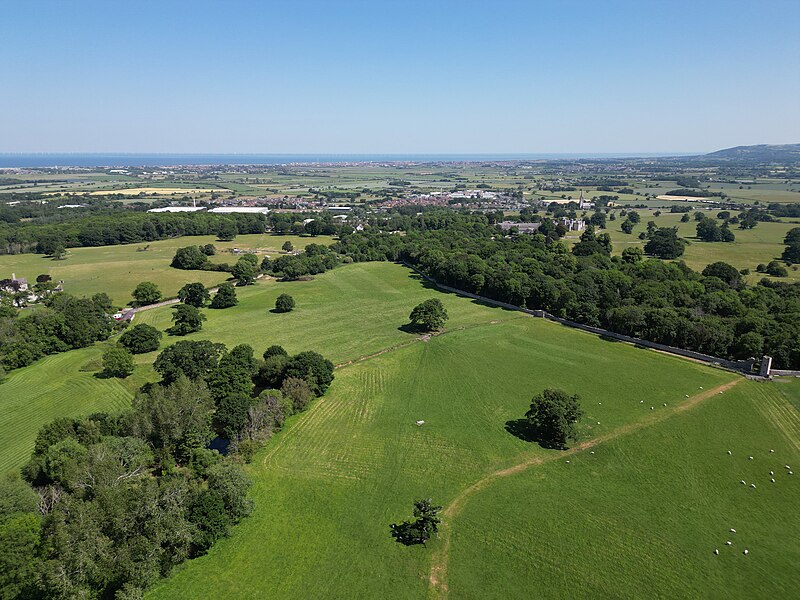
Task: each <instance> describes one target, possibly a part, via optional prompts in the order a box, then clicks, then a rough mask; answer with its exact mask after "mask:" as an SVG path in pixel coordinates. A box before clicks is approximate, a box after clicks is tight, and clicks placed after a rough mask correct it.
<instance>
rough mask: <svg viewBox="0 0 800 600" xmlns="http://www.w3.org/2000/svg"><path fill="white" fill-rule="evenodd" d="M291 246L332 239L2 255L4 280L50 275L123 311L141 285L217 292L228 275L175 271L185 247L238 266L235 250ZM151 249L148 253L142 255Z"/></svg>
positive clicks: (254, 238) (171, 292)
mask: <svg viewBox="0 0 800 600" xmlns="http://www.w3.org/2000/svg"><path fill="white" fill-rule="evenodd" d="M287 240H289V241H291V242H292V244H294V246H295V248H296V249H302V248H304V247H305V246H306V244H310V243H318V244H330V243H331V242H332V241H333V240H332V238H330V237H328V236H319V237H316V238H312V237H297V236H290V235H286V236H273V235H268V234H264V235H255V234H254V235H240V236H237V238H236V239H235V240H234V241H233V242H218V241H217V240H216V238H215V237H214V236H212V235H207V236H194V237H182V238H175V239H170V240H161V241H158V242H150V243H149V244H147V243H142V244H127V245H120V246H100V247H97V248H71V249H70V250H69V252H68V254H67V258H66V260H53V259H51V258H46V257H44V256H42V255H41V254H15V255H0V279H3V278H6V277H11V274H12V273H16V274H17V277H26V278H27V279H28V281H29V282H31V283H33V282H35V281H36V276H37V275H40V274H42V273H47V274H48V275H50V276H52V277H53V279H54V280H56V281H58V280H60V279H63V280H64V289H65V290H66V291H67V292H69V293H70V294H74V295H75V296H91V295H92V294H96V293H98V292H105V293H107V294H108V295H109V296H111V299H112V300H113V301H114V302H115V303H116V304H117V305H119V306H125V305H126V304H127V303H128V302H130V300H131V292H132V291H133V288H135V287H136V284H137V283H139V282H140V281H152V282H153V283H155V284H157V285H158V286H159V288H160V289H161V291H162V293H163V294H164V295H165V296H168V297H169V296H173V297H174V296H175V294H177V293H178V290H179V289H180V288H181V287H182V286H183V285H184V284H186V283H190V282H192V281H199V282H201V283H204V284H205V285H207V286H213V285H216V284H218V283H221V282H222V281H225V279H226V277H228V275H227V274H226V273H214V272H205V271H181V270H179V269H173V268H171V267H170V266H169V263H170V261H171V260H172V257H173V256H174V255H175V250H176V249H178V248H181V247H182V246H191V245H196V244H214V245H215V246H216V247H217V249H218V251H219V254H217V255H216V256H213V257H212V260H213V261H214V262H228V263H234V262H236V260H237V257H236V256H235V255H233V254H231V253H230V252H226V250H229V249H230V248H243V249H248V250H258V251H260V252H264V253H273V254H277V253H278V252H279V251H280V247H281V245H283V243H284V242H285V241H287ZM145 247H147V250H146V251H141V249H143V248H145Z"/></svg>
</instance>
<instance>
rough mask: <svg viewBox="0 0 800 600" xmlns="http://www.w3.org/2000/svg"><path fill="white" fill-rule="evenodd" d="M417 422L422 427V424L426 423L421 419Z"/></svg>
mask: <svg viewBox="0 0 800 600" xmlns="http://www.w3.org/2000/svg"><path fill="white" fill-rule="evenodd" d="M416 423H417V427H421V426H422V425H425V421H421V420H420V421H417V422H416Z"/></svg>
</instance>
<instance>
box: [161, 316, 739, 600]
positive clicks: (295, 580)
mask: <svg viewBox="0 0 800 600" xmlns="http://www.w3.org/2000/svg"><path fill="white" fill-rule="evenodd" d="M482 310H484V311H486V312H487V313H488V314H487V317H488V319H487V321H486V322H485V323H484V324H483V325H478V326H475V327H472V328H468V329H464V330H451V331H450V332H449V333H446V334H444V335H441V336H437V337H434V338H432V339H431V340H429V341H418V342H415V343H413V344H410V345H407V346H404V347H402V348H399V349H397V350H396V351H393V352H388V353H385V354H382V355H380V356H377V357H374V358H371V359H369V360H365V361H362V362H359V363H356V364H353V365H350V366H346V367H343V368H341V369H339V370H338V371H337V375H336V380H335V381H334V383H333V385H332V386H331V388H330V390H329V392H328V394H327V395H326V396H325V397H324V398H323V399H321V400H319V401H317V402H316V403H315V404H314V405H313V406H312V407H311V409H310V410H309V411H308V412H307V413H305V414H303V415H300V416H299V417H295V418H293V420H292V421H291V422H290V424H289V426H288V427H287V429H286V430H285V431H283V432H282V433H280V434H279V435H278V436H277V437H276V438H275V439H274V440H273V441H272V442H271V443H270V444H269V445H268V447H267V448H266V450H265V451H264V452H262V453H261V454H260V455H259V456H258V457H257V458H256V460H255V461H254V463H253V464H252V465H251V467H250V471H251V474H252V476H253V478H254V480H255V486H254V488H253V491H252V496H253V498H254V499H255V501H256V505H257V508H256V510H255V512H254V514H253V515H252V516H251V517H249V518H248V519H247V520H246V522H244V523H243V524H242V525H241V526H239V527H237V528H236V529H235V531H234V532H233V535H232V536H231V537H230V538H228V539H225V540H222V541H220V542H219V543H218V544H217V545H216V546H215V547H214V548H213V549H212V550H211V552H210V553H209V554H208V555H207V556H205V557H202V558H200V559H198V560H195V561H192V562H191V563H189V564H186V565H184V566H182V567H181V568H179V569H178V570H177V572H176V573H175V574H174V576H173V577H171V578H170V579H169V580H167V581H165V582H163V583H161V584H159V585H158V586H157V587H156V588H155V589H154V590H153V591H152V592H151V593H150V595H149V597H150V598H154V599H160V598H196V597H198V596H201V595H216V594H223V593H224V594H225V595H226V596H228V597H231V598H253V597H281V598H309V597H325V598H354V597H360V598H379V597H386V596H390V595H391V596H392V597H395V598H420V597H424V596H425V595H426V594H427V593H428V581H429V579H428V578H429V574H430V569H431V561H432V560H433V559H434V558H435V557H436V556H438V553H439V552H440V551H441V550H442V546H443V542H444V540H443V539H439V540H436V541H433V542H431V543H430V544H429V545H428V547H427V548H425V547H420V546H416V547H405V546H402V545H400V544H398V543H396V542H394V541H393V540H392V538H391V537H390V535H389V528H388V525H389V524H390V523H393V522H396V521H398V520H399V519H402V518H406V517H407V516H408V512H409V511H410V506H411V502H412V500H414V499H415V498H420V497H431V498H433V499H434V500H435V501H436V502H437V503H442V504H444V505H445V506H447V505H449V504H450V503H451V502H452V501H453V500H454V499H457V498H458V497H459V496H460V495H461V494H462V492H463V490H465V489H467V488H469V487H470V486H471V485H473V484H474V483H475V482H476V481H480V480H482V479H483V478H484V477H486V476H487V475H489V474H491V473H494V472H496V471H497V470H498V469H507V468H514V467H515V466H516V465H519V464H521V463H527V462H530V461H537V460H548V459H552V457H557V456H559V452H558V451H553V450H544V449H542V448H540V447H539V446H538V445H536V444H531V443H528V442H524V441H522V440H520V439H518V438H516V437H514V436H513V435H511V434H510V433H508V432H507V431H506V430H505V423H506V422H507V421H509V420H512V419H516V418H519V417H520V416H521V415H522V414H523V413H524V412H525V410H526V409H527V407H528V404H529V403H530V398H531V396H532V395H533V394H534V393H536V392H538V391H540V390H541V389H543V388H545V387H548V386H561V387H564V388H565V389H567V390H568V391H570V392H577V393H579V394H581V395H582V396H583V398H584V406H585V408H586V412H587V418H586V419H585V420H584V422H583V423H582V434H583V436H584V439H587V440H592V439H595V438H597V437H599V436H606V435H609V434H611V433H612V432H615V431H617V430H618V429H619V428H624V427H626V426H628V425H629V424H631V423H636V422H638V421H640V420H654V419H655V418H656V415H659V416H663V417H665V416H667V415H669V414H670V413H671V412H672V411H675V410H676V408H677V407H679V406H681V405H682V404H684V403H686V402H689V401H688V400H686V399H685V397H684V396H685V395H687V394H688V395H693V394H695V393H697V392H698V391H700V388H701V387H705V388H706V389H711V388H713V387H715V386H718V385H722V384H726V383H729V382H730V381H732V380H734V379H735V376H733V375H731V374H729V373H726V372H723V371H717V370H713V369H710V368H707V367H704V366H701V365H698V364H695V363H692V362H688V361H682V360H679V359H676V358H672V357H668V356H664V355H661V354H658V353H655V352H649V351H643V350H639V349H636V348H633V347H631V346H628V345H625V344H617V343H613V342H607V341H603V340H601V339H600V338H598V337H596V336H591V335H586V334H583V333H580V332H577V331H575V330H572V329H569V328H566V327H562V326H560V325H556V324H553V323H549V322H545V321H541V320H538V319H533V318H526V317H522V318H518V319H513V320H510V321H506V322H503V323H492V320H493V319H491V316H492V315H491V313H494V312H496V311H495V309H482ZM634 374H635V375H634ZM639 399H646V400H647V404H646V405H643V404H640V403H639ZM664 403H667V405H668V406H667V407H663V404H664ZM651 405H652V406H653V407H654V408H653V410H652V411H651V410H650V406H651ZM417 419H423V420H424V421H425V425H424V426H422V427H417V426H415V424H414V422H415V421H416V420H417ZM522 506H523V502H522V501H521V500H520V499H517V500H516V501H514V502H512V503H510V504H509V506H508V509H509V510H515V508H519V510H520V512H523V513H524V512H526V511H529V510H530V509H529V508H522ZM458 524H459V521H458V520H457V519H456V520H454V521H453V522H452V523H448V527H454V528H455V527H458ZM454 542H455V540H454ZM480 543H481V544H498V545H500V546H502V545H503V542H502V540H496V539H495V536H493V535H491V532H489V531H487V532H486V535H485V537H484V538H482V539H481V540H480ZM532 543H535V541H532ZM344 557H346V558H344ZM232 565H236V566H235V568H232V567H231V566H232ZM510 566H511V568H513V563H512V564H511V565H510ZM483 568H484V569H492V568H494V565H493V564H492V563H485V564H484V565H483ZM523 581H524V580H522V579H520V578H518V577H515V578H512V580H511V581H510V582H509V586H512V585H515V584H516V585H519V584H521V583H523ZM433 592H434V594H435V593H436V590H433ZM466 595H467V596H469V594H466ZM456 597H458V596H456ZM474 597H481V596H480V595H476V596H474Z"/></svg>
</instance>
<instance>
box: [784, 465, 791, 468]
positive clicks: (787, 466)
mask: <svg viewBox="0 0 800 600" xmlns="http://www.w3.org/2000/svg"><path fill="white" fill-rule="evenodd" d="M784 466H785V467H786V468H787V469H791V468H792V467H790V466H789V465H784Z"/></svg>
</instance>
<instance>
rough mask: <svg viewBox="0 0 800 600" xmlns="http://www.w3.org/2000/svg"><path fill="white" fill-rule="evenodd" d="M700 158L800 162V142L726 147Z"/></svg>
mask: <svg viewBox="0 0 800 600" xmlns="http://www.w3.org/2000/svg"><path fill="white" fill-rule="evenodd" d="M696 158H698V159H701V160H702V159H706V160H708V159H711V160H726V161H728V160H730V161H747V162H772V163H800V144H758V145H756V146H736V147H734V148H725V149H724V150H717V151H716V152H710V153H708V154H703V155H702V156H698V157H696Z"/></svg>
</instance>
